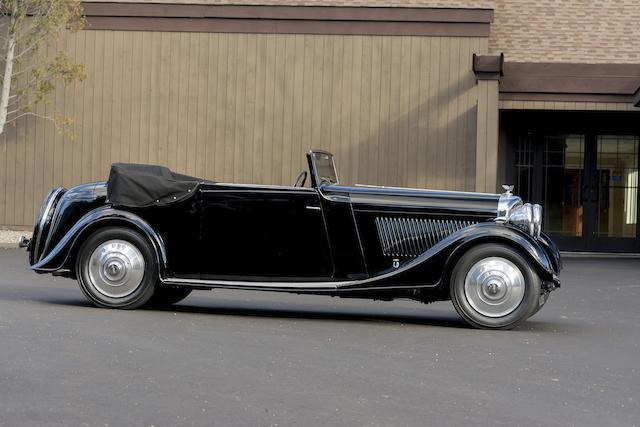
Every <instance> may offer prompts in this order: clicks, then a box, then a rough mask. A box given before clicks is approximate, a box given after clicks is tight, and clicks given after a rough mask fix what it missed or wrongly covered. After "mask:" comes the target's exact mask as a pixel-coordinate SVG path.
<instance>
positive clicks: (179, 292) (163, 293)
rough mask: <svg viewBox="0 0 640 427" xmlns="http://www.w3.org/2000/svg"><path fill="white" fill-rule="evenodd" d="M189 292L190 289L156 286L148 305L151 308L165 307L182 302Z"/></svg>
mask: <svg viewBox="0 0 640 427" xmlns="http://www.w3.org/2000/svg"><path fill="white" fill-rule="evenodd" d="M191 291H192V289H191V288H185V287H178V286H166V285H161V284H158V285H156V291H155V293H154V294H153V296H152V297H151V299H150V300H149V303H148V305H149V306H151V307H167V306H170V305H173V304H176V303H178V302H180V301H182V300H183V299H185V298H186V297H188V296H189V294H190V293H191Z"/></svg>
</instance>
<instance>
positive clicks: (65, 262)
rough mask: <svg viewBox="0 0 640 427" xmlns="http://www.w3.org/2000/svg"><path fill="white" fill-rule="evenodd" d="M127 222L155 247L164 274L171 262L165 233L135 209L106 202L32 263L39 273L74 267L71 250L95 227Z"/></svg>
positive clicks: (127, 225)
mask: <svg viewBox="0 0 640 427" xmlns="http://www.w3.org/2000/svg"><path fill="white" fill-rule="evenodd" d="M107 225H109V226H119V225H120V226H125V227H129V228H133V229H135V230H136V231H139V232H140V233H142V235H143V236H145V237H146V238H147V239H148V240H149V243H151V246H152V247H153V249H154V252H155V255H156V261H157V264H158V268H159V273H160V275H161V276H162V275H163V274H164V272H165V270H166V266H167V254H166V248H165V244H164V242H163V240H162V237H161V236H160V235H159V234H158V233H156V231H155V230H154V229H153V228H152V227H151V226H150V225H149V224H148V223H147V222H146V221H145V220H143V219H142V218H140V217H139V216H138V215H136V214H133V213H131V212H127V211H123V210H119V209H114V208H112V207H109V206H104V207H101V208H98V209H94V210H92V211H90V212H88V213H87V214H85V215H84V216H83V217H81V218H80V219H79V220H78V221H77V222H76V223H75V224H74V225H73V227H71V228H70V229H69V231H67V232H66V233H65V234H64V236H63V237H62V238H61V239H60V240H59V241H58V242H57V243H56V245H55V246H54V247H53V249H51V251H49V252H48V253H47V254H45V255H44V256H43V257H42V259H41V260H40V261H39V262H38V263H37V264H35V265H33V266H32V267H31V269H32V270H35V271H36V272H38V273H53V272H55V271H58V270H61V269H72V268H73V266H72V265H70V261H71V259H70V258H71V254H73V253H75V252H76V251H77V250H78V249H79V246H80V244H82V242H83V241H84V239H86V238H87V237H88V236H89V234H91V233H92V232H93V231H94V230H96V229H98V228H101V227H104V226H107Z"/></svg>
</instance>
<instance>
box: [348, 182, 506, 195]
mask: <svg viewBox="0 0 640 427" xmlns="http://www.w3.org/2000/svg"><path fill="white" fill-rule="evenodd" d="M354 187H362V188H365V189H366V188H380V189H383V190H410V191H416V192H428V193H430V192H437V193H442V194H446V195H452V196H456V195H457V196H495V195H496V193H481V192H475V191H455V190H433V189H430V188H412V187H390V186H386V185H368V184H354Z"/></svg>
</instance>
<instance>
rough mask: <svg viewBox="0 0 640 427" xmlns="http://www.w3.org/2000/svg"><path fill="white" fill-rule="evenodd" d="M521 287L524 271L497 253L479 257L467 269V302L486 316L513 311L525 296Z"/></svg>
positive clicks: (465, 284) (497, 315)
mask: <svg viewBox="0 0 640 427" xmlns="http://www.w3.org/2000/svg"><path fill="white" fill-rule="evenodd" d="M524 290H525V281H524V275H523V274H522V272H521V271H520V269H519V268H518V267H517V266H516V265H515V264H514V263H512V262H511V261H509V260H508V259H505V258H500V257H490V258H485V259H482V260H480V261H478V262H477V263H475V264H474V265H473V266H472V267H471V269H469V272H468V273H467V277H466V278H465V281H464V292H465V296H466V298H467V301H468V302H469V305H471V307H473V309H474V310H476V311H477V312H478V313H480V314H482V315H484V316H487V317H503V316H506V315H508V314H510V313H512V312H513V311H514V310H515V309H516V308H518V306H519V305H520V303H521V302H522V300H523V299H524Z"/></svg>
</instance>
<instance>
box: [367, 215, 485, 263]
mask: <svg viewBox="0 0 640 427" xmlns="http://www.w3.org/2000/svg"><path fill="white" fill-rule="evenodd" d="M375 222H376V228H377V229H378V238H379V239H380V245H381V246H382V254H383V255H384V256H394V257H416V256H418V255H420V254H422V253H423V252H425V251H427V250H428V249H429V248H431V247H432V246H434V245H435V244H436V243H438V242H439V241H441V240H443V239H444V238H446V237H448V236H449V235H450V234H452V233H455V232H456V231H458V230H462V229H463V228H466V227H469V226H471V225H473V224H476V222H475V221H456V220H441V219H417V218H389V217H377V218H376V219H375Z"/></svg>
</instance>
